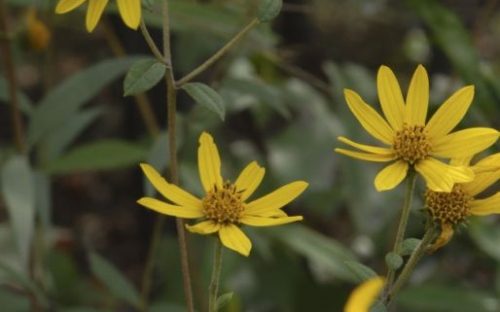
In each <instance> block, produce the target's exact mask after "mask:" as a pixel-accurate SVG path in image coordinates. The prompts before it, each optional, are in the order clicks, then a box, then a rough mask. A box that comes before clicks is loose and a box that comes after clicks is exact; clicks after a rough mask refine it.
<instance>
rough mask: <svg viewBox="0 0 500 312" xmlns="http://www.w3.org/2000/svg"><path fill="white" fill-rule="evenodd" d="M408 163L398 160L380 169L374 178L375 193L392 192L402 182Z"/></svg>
mask: <svg viewBox="0 0 500 312" xmlns="http://www.w3.org/2000/svg"><path fill="white" fill-rule="evenodd" d="M408 167H409V165H408V163H407V162H405V161H402V160H398V161H396V162H394V163H392V164H390V165H388V166H387V167H385V168H384V169H382V170H381V171H380V172H379V173H378V174H377V177H376V178H375V188H376V189H377V191H379V192H381V191H387V190H392V189H393V188H395V187H396V186H398V185H399V183H401V181H403V179H404V178H405V177H406V173H407V172H408Z"/></svg>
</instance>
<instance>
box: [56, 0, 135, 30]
mask: <svg viewBox="0 0 500 312" xmlns="http://www.w3.org/2000/svg"><path fill="white" fill-rule="evenodd" d="M108 1H109V0H59V2H58V3H57V6H56V13H57V14H64V13H67V12H69V11H72V10H74V9H76V8H77V7H79V6H80V5H82V4H83V3H84V2H88V8H87V17H86V20H85V25H86V27H87V30H88V31H89V32H92V31H93V30H94V28H95V27H96V26H97V23H98V22H99V19H100V18H101V15H102V13H103V12H104V9H105V8H106V5H107V4H108ZM116 3H117V4H118V11H119V12H120V16H121V17H122V20H123V22H124V23H125V25H127V26H128V27H130V28H132V29H137V27H139V23H140V21H141V0H116Z"/></svg>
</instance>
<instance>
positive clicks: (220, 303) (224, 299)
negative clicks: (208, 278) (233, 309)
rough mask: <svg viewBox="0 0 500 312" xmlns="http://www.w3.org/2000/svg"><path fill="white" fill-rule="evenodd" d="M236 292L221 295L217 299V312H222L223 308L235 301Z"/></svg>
mask: <svg viewBox="0 0 500 312" xmlns="http://www.w3.org/2000/svg"><path fill="white" fill-rule="evenodd" d="M233 295H234V292H228V293H225V294H223V295H220V296H219V298H217V302H216V303H215V304H216V308H215V310H216V311H220V310H221V309H222V308H224V307H225V306H226V305H227V304H228V303H229V302H230V301H231V300H232V299H233Z"/></svg>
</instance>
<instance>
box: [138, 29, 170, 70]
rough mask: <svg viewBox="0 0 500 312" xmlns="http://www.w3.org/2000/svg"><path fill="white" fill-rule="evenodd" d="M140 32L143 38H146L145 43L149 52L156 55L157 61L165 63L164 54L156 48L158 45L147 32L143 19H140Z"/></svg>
mask: <svg viewBox="0 0 500 312" xmlns="http://www.w3.org/2000/svg"><path fill="white" fill-rule="evenodd" d="M141 33H142V36H143V37H144V40H146V43H147V45H148V47H149V49H150V50H151V53H153V55H154V56H155V57H156V59H157V60H158V61H159V62H162V63H165V56H163V54H161V52H160V49H158V46H156V43H155V41H154V40H153V38H152V37H151V35H150V34H149V31H148V28H147V26H146V23H145V22H144V19H141Z"/></svg>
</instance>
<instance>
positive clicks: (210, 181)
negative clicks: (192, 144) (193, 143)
mask: <svg viewBox="0 0 500 312" xmlns="http://www.w3.org/2000/svg"><path fill="white" fill-rule="evenodd" d="M220 167H221V164H220V157H219V151H218V150H217V146H216V145H215V143H214V139H213V138H212V136H211V135H210V134H208V133H206V132H203V133H202V134H201V135H200V146H199V147H198V169H199V171H200V180H201V184H202V185H203V189H204V190H205V192H210V191H211V190H212V189H213V188H214V186H217V188H219V189H220V188H222V177H221V175H220Z"/></svg>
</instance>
